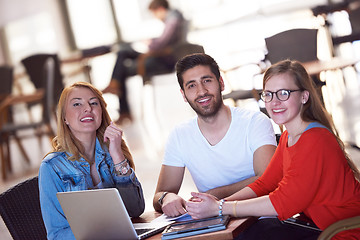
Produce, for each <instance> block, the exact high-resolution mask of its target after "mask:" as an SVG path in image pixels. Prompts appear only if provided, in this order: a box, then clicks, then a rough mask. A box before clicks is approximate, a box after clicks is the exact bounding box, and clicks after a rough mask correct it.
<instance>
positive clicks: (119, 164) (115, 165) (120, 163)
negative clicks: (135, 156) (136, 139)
mask: <svg viewBox="0 0 360 240" xmlns="http://www.w3.org/2000/svg"><path fill="white" fill-rule="evenodd" d="M126 161H127V159H126V158H125V159H124V160H123V161H122V162H119V163H117V164H114V167H115V168H116V167H117V166H121V165H122V164H123V163H124V162H126Z"/></svg>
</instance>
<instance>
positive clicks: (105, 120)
mask: <svg viewBox="0 0 360 240" xmlns="http://www.w3.org/2000/svg"><path fill="white" fill-rule="evenodd" d="M75 88H87V89H89V90H90V91H92V92H93V93H94V94H95V96H96V97H97V99H98V100H99V102H100V106H101V109H102V121H101V125H100V127H99V128H98V129H97V130H96V137H97V139H98V140H99V142H100V144H101V146H102V147H106V148H108V147H109V144H108V143H104V132H105V130H106V128H107V127H108V126H109V125H110V122H111V119H110V116H109V113H108V111H107V110H106V102H105V100H104V98H103V97H102V93H101V92H100V91H99V90H98V89H96V88H95V87H94V86H93V85H91V84H90V83H87V82H76V83H74V84H72V85H71V86H69V87H66V88H65V89H64V90H63V91H62V93H61V95H60V99H59V103H58V106H57V110H56V116H57V134H56V137H54V139H53V140H52V147H53V151H52V152H65V153H70V154H71V155H72V156H70V157H69V160H72V161H74V160H79V159H80V158H81V157H84V156H83V153H84V147H83V145H82V144H81V142H80V141H79V140H78V139H77V138H76V137H75V136H74V134H73V133H72V132H71V130H70V128H69V126H68V125H67V124H66V123H65V121H64V119H65V107H66V102H67V100H68V98H69V95H70V93H71V92H72V91H73V89H75ZM121 149H122V151H123V153H124V156H125V158H127V159H128V160H129V163H130V166H131V167H132V168H133V169H135V164H134V161H133V158H132V155H131V153H130V151H129V148H128V146H127V145H126V143H125V141H124V139H122V141H121ZM84 159H85V158H84Z"/></svg>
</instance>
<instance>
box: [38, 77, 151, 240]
mask: <svg viewBox="0 0 360 240" xmlns="http://www.w3.org/2000/svg"><path fill="white" fill-rule="evenodd" d="M57 122H58V126H57V127H58V129H57V136H56V137H55V138H54V139H53V150H52V152H50V153H49V154H47V156H45V158H44V160H43V161H42V163H41V166H40V170H39V190H40V205H41V211H42V216H43V219H44V223H45V226H46V230H47V236H48V239H75V238H74V235H73V233H72V231H71V229H70V226H69V223H68V221H67V220H66V218H65V215H64V212H63V210H62V208H61V206H60V203H59V202H58V200H57V198H56V193H57V192H67V191H78V190H88V189H96V188H114V187H116V188H117V189H118V191H119V192H120V195H121V197H122V199H123V201H124V203H125V206H126V209H127V211H128V213H129V215H130V216H131V217H137V216H139V215H141V214H142V213H143V211H144V208H145V202H144V197H143V191H142V188H141V184H140V182H139V181H138V179H137V178H136V175H135V172H134V169H135V166H134V162H133V159H132V156H131V154H130V152H129V149H128V147H127V146H126V143H125V141H124V140H123V138H122V131H121V130H120V129H119V128H118V127H117V126H116V125H114V124H113V123H111V121H110V116H109V114H108V112H107V111H106V103H105V101H104V99H103V97H102V94H101V92H100V91H99V90H97V89H96V88H94V87H93V86H92V85H91V84H89V83H85V82H78V83H75V84H73V85H71V86H70V87H67V88H65V89H64V90H63V92H62V94H61V96H60V100H59V104H58V107H57ZM120 146H121V147H120ZM101 204H106V203H103V202H99V206H100V205H101Z"/></svg>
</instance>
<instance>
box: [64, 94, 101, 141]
mask: <svg viewBox="0 0 360 240" xmlns="http://www.w3.org/2000/svg"><path fill="white" fill-rule="evenodd" d="M64 120H65V123H66V124H67V125H68V127H69V129H70V131H71V132H72V133H73V134H74V136H75V137H76V138H78V139H83V137H85V136H91V137H94V136H96V130H97V129H98V128H99V127H100V125H101V121H102V108H101V105H100V102H99V99H98V98H97V97H96V95H95V94H94V93H93V92H92V91H91V90H90V89H88V88H85V87H76V88H74V89H72V90H71V92H70V94H69V96H68V98H67V101H66V104H65V119H64Z"/></svg>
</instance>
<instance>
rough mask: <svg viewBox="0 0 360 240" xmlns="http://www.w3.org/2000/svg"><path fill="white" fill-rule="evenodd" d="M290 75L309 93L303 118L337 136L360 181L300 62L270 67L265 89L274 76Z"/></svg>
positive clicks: (311, 81) (353, 166) (264, 79)
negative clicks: (314, 122) (319, 124)
mask: <svg viewBox="0 0 360 240" xmlns="http://www.w3.org/2000/svg"><path fill="white" fill-rule="evenodd" d="M283 73H288V74H290V75H291V76H293V79H294V81H295V84H296V85H297V86H298V87H299V89H300V90H303V91H308V92H309V99H308V101H307V102H306V103H305V104H304V105H303V108H302V110H301V113H300V115H301V118H302V119H303V120H304V121H307V122H313V121H316V122H319V123H321V124H322V125H324V126H325V127H327V128H328V129H329V130H330V132H331V133H332V134H333V135H334V136H335V138H336V140H337V142H338V143H339V146H340V148H341V150H342V151H343V153H344V156H345V158H346V160H347V162H348V164H349V166H350V168H351V170H352V171H353V172H354V176H355V178H356V179H357V180H358V181H359V180H360V173H359V170H358V169H357V167H356V166H355V164H354V163H353V162H352V161H351V159H350V158H349V156H348V154H347V153H346V151H345V146H344V143H343V141H341V139H340V137H339V134H338V132H337V130H336V128H335V124H334V122H333V120H332V117H331V116H330V115H329V113H328V112H327V111H326V109H325V107H324V106H323V104H322V102H321V100H320V97H319V94H318V93H317V91H316V89H315V86H314V81H313V80H312V79H311V77H310V76H309V74H308V73H307V72H306V70H305V68H304V67H303V65H302V64H301V63H300V62H298V61H291V60H283V61H280V62H278V63H276V64H274V65H272V66H271V67H269V68H268V69H267V70H266V72H265V74H264V78H263V88H265V84H266V82H267V81H268V80H269V79H270V78H271V77H273V76H275V75H279V74H283Z"/></svg>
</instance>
